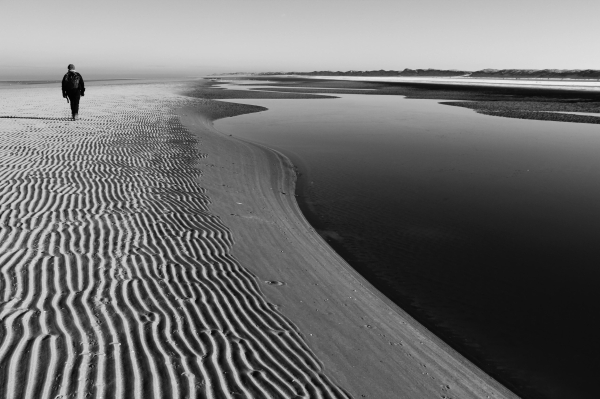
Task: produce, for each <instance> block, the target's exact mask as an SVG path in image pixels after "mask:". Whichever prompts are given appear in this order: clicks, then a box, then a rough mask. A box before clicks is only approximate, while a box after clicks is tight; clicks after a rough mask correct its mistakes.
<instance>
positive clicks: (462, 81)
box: [277, 75, 600, 92]
mask: <svg viewBox="0 0 600 399" xmlns="http://www.w3.org/2000/svg"><path fill="white" fill-rule="evenodd" d="M277 76H278V77H286V76H287V77H297V78H303V79H326V80H352V81H360V82H389V83H423V84H443V85H458V86H488V87H520V88H528V89H553V90H576V91H592V92H600V81H598V80H546V79H486V78H465V77H454V78H445V77H429V78H427V77H422V78H420V77H394V76H381V77H377V76H305V75H281V76H279V75H277Z"/></svg>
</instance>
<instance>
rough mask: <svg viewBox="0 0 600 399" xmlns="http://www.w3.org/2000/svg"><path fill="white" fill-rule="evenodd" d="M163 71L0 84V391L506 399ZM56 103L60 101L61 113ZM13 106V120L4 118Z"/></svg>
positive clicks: (279, 165) (281, 162)
mask: <svg viewBox="0 0 600 399" xmlns="http://www.w3.org/2000/svg"><path fill="white" fill-rule="evenodd" d="M176 89H178V87H177V85H176V84H173V83H170V84H155V85H141V84H137V85H119V86H97V87H93V89H92V88H90V89H89V90H88V91H87V95H86V97H84V98H83V99H82V104H81V109H82V110H81V115H82V120H80V121H76V122H72V121H68V120H62V119H61V117H66V116H67V115H68V114H69V110H68V107H67V104H66V103H64V102H63V99H62V98H61V97H60V93H59V89H58V88H27V89H20V90H13V89H6V90H0V137H1V139H2V141H0V157H1V159H2V162H1V163H0V177H1V179H0V320H1V322H0V396H2V397H7V398H55V397H74V398H84V397H98V398H103V397H104V398H168V397H172V398H185V397H189V398H191V397H207V398H240V397H246V398H293V397H303V398H321V397H322V398H338V397H348V396H354V397H362V396H363V395H364V396H366V397H373V398H398V397H407V398H409V397H410V398H426V397H431V398H439V397H448V398H449V397H452V398H485V397H491V398H504V397H514V395H512V394H511V393H510V392H508V391H507V390H506V389H504V388H503V387H502V386H500V385H499V384H497V383H496V382H495V381H493V380H492V379H491V378H489V377H488V376H486V375H485V374H484V373H482V372H481V371H479V370H478V369H477V368H475V367H474V366H473V365H471V364H470V363H469V362H467V361H466V360H465V359H463V358H462V357H461V356H459V355H458V354H456V353H454V352H453V351H452V350H450V349H449V348H447V347H446V346H445V345H444V344H443V343H441V342H440V341H439V340H438V339H437V338H436V337H434V336H432V335H431V334H430V333H428V332H427V331H426V330H425V329H423V328H422V327H420V326H419V325H418V324H417V323H415V322H414V321H413V320H412V319H411V318H410V317H408V316H407V315H405V314H404V313H403V312H402V311H401V310H400V309H398V308H396V307H395V306H393V305H392V304H390V303H388V301H387V300H386V299H385V298H382V297H381V296H380V295H379V294H378V293H377V291H376V290H374V289H373V288H372V287H371V286H370V285H369V284H368V283H367V282H366V281H364V280H363V279H362V278H361V277H360V276H358V275H357V274H356V273H355V272H354V271H353V270H352V269H350V268H349V267H348V265H346V264H345V262H344V261H343V260H342V259H340V258H339V257H338V256H337V255H336V254H335V253H334V252H333V251H332V250H331V249H330V248H329V247H328V246H327V245H326V244H325V242H324V241H322V240H321V239H320V237H319V236H318V235H317V234H315V233H314V231H313V230H312V228H311V227H310V226H309V225H308V224H307V223H306V221H305V220H304V218H303V217H302V215H301V214H300V211H299V210H298V207H297V205H296V202H295V200H294V197H293V195H291V194H292V193H293V189H294V174H293V171H292V165H291V164H290V163H289V161H288V160H287V159H286V158H285V157H283V156H281V155H279V154H277V153H276V152H274V151H270V150H267V149H264V148H261V147H258V146H256V145H252V144H248V143H245V142H242V141H239V140H236V139H233V138H230V137H225V136H223V135H220V134H219V133H218V132H216V131H214V129H213V128H212V124H211V122H210V120H209V119H208V117H206V115H217V114H219V113H218V112H216V113H215V112H213V111H214V110H211V109H210V108H211V104H213V105H214V103H211V102H210V101H206V100H200V99H194V98H188V97H183V96H181V95H178V94H175V90H176ZM58 110H60V111H58ZM7 117H11V118H7Z"/></svg>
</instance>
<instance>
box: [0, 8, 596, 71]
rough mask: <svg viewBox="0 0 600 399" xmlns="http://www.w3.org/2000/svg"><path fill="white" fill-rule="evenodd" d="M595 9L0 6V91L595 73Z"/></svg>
mask: <svg viewBox="0 0 600 399" xmlns="http://www.w3.org/2000/svg"><path fill="white" fill-rule="evenodd" d="M599 15H600V0H569V1H566V0H560V1H557V0H493V1H489V0H397V1H391V0H388V1H381V0H371V1H356V0H345V1H337V0H319V1H314V0H302V1H297V0H218V1H213V0H210V1H202V0H168V1H167V0H163V1H157V0H120V1H116V0H80V1H74V0H70V1H64V0H53V1H50V0H0V80H11V79H57V75H58V78H60V76H62V74H63V73H64V72H65V71H66V66H67V64H69V63H73V64H75V65H76V66H77V70H78V71H80V72H81V73H82V74H83V75H84V77H86V78H88V79H93V78H103V77H109V76H110V77H123V78H125V77H138V76H139V77H142V76H167V75H184V76H199V75H203V74H207V73H214V72H236V71H248V72H261V71H312V70H344V71H345V70H350V69H356V70H371V69H393V70H399V69H404V68H440V69H466V70H477V69H483V68H498V69H501V68H528V69H542V68H557V69H600V52H599V51H598V38H599V37H600V22H599V20H598V17H599Z"/></svg>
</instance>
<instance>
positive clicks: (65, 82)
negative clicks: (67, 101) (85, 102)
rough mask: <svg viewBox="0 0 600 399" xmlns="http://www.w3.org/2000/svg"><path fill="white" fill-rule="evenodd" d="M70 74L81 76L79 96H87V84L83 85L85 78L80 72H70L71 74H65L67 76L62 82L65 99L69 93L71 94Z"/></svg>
mask: <svg viewBox="0 0 600 399" xmlns="http://www.w3.org/2000/svg"><path fill="white" fill-rule="evenodd" d="M69 74H76V75H79V87H78V89H79V94H81V95H82V96H83V95H85V84H84V83H83V78H82V77H81V75H80V74H79V72H75V71H69V72H67V73H65V76H64V77H63V80H62V93H63V97H66V96H67V93H68V92H69V78H70V76H69Z"/></svg>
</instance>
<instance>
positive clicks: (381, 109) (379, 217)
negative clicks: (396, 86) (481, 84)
mask: <svg viewBox="0 0 600 399" xmlns="http://www.w3.org/2000/svg"><path fill="white" fill-rule="evenodd" d="M340 97H341V98H340V99H322V100H321V99H319V100H234V101H235V102H243V103H247V104H255V105H261V106H265V107H267V108H269V110H268V111H266V112H261V113H257V114H249V115H243V116H239V117H235V118H228V119H223V120H220V121H217V122H216V123H215V126H216V128H217V129H218V130H219V131H221V132H224V133H227V134H233V135H235V136H239V137H243V138H245V139H250V140H253V141H256V142H260V143H263V144H266V145H268V146H270V147H272V148H275V149H278V150H280V151H281V152H283V153H285V154H286V155H288V156H289V157H290V158H291V159H292V160H293V162H294V163H295V164H296V165H297V166H298V167H299V169H300V171H301V173H302V176H301V179H300V182H299V190H298V194H299V195H300V200H301V202H302V205H303V210H304V211H305V213H306V214H307V217H308V218H309V220H310V221H311V223H313V224H314V225H315V226H316V227H317V228H318V230H319V231H320V233H321V234H322V235H323V236H324V237H326V238H327V239H328V241H329V242H330V243H331V244H332V246H333V247H334V248H336V249H337V250H339V251H340V253H341V254H342V255H343V256H344V257H345V258H346V259H347V260H348V261H349V263H350V264H352V265H353V266H354V267H356V268H357V270H359V271H360V272H361V273H363V275H365V276H366V277H367V278H368V279H369V280H371V282H372V283H373V284H374V285H375V286H377V287H378V288H379V289H380V290H381V291H382V292H384V293H385V294H386V295H387V296H388V297H390V299H392V300H394V301H395V302H396V303H398V304H399V305H400V306H401V307H403V308H404V309H406V310H407V311H408V312H409V313H411V314H412V315H413V316H414V317H415V318H417V319H418V320H420V321H421V322H422V323H424V324H425V325H427V326H428V327H429V328H431V329H432V330H433V331H434V332H436V333H437V334H438V335H440V336H441V337H442V338H443V339H444V340H445V341H447V342H448V343H450V344H451V345H452V346H454V347H455V348H457V349H459V351H461V352H462V353H464V354H465V355H467V356H468V357H469V358H470V359H472V360H473V361H475V362H476V363H477V364H478V365H479V366H480V367H481V368H483V369H484V370H485V371H487V372H488V373H490V374H492V375H493V376H495V377H496V378H498V379H500V380H501V381H503V382H504V383H506V384H507V385H508V386H509V387H511V388H512V389H513V390H515V391H516V392H518V393H519V394H521V395H523V396H525V397H543V398H589V397H595V396H594V395H595V394H596V393H597V387H596V375H597V372H598V371H600V366H598V364H597V359H599V358H600V357H599V356H600V348H599V345H598V339H597V336H598V335H600V331H599V327H600V322H599V321H598V315H599V314H600V300H599V299H600V298H599V295H598V288H597V287H598V283H599V282H600V252H599V249H598V248H599V245H598V243H597V242H598V238H599V237H600V206H599V204H600V184H599V181H600V157H599V156H598V153H599V151H600V127H598V126H597V125H585V124H574V123H561V122H546V121H529V120H518V119H508V118H499V117H491V116H485V115H480V114H477V113H475V112H474V111H472V110H469V109H464V108H458V107H450V106H445V105H440V104H438V103H437V101H434V100H414V99H404V98H402V97H398V96H377V95H369V96H361V95H340Z"/></svg>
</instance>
